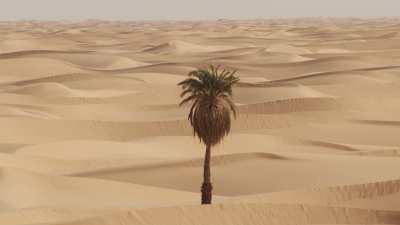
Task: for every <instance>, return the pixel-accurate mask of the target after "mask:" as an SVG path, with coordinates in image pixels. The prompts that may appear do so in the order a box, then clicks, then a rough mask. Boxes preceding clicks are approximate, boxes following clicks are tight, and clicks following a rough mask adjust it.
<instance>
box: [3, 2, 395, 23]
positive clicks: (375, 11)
mask: <svg viewBox="0 0 400 225" xmlns="http://www.w3.org/2000/svg"><path fill="white" fill-rule="evenodd" d="M0 3H1V4H0V20H14V19H43V20H48V19H51V20H58V19H71V20H76V19H91V18H93V19H114V20H149V19H151V20H152V19H178V20H185V19H192V20H196V19H219V18H227V19H252V18H276V17H315V16H327V17H331V16H335V17H348V16H351V17H389V16H400V0H0Z"/></svg>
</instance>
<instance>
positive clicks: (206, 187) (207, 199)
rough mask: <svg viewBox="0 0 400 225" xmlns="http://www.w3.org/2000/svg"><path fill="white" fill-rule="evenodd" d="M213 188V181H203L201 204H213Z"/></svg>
mask: <svg viewBox="0 0 400 225" xmlns="http://www.w3.org/2000/svg"><path fill="white" fill-rule="evenodd" d="M212 188H213V187H212V184H211V183H203V185H202V186H201V204H211V200H212Z"/></svg>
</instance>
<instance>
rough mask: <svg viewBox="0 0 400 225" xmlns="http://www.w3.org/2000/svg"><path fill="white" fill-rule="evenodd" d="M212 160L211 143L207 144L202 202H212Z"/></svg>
mask: <svg viewBox="0 0 400 225" xmlns="http://www.w3.org/2000/svg"><path fill="white" fill-rule="evenodd" d="M210 161H211V145H207V147H206V155H205V157H204V173H203V185H202V186H201V204H211V199H212V184H211V173H210Z"/></svg>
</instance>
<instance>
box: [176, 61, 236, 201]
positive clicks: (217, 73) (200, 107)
mask: <svg viewBox="0 0 400 225" xmlns="http://www.w3.org/2000/svg"><path fill="white" fill-rule="evenodd" d="M235 73H236V71H233V72H231V71H229V70H225V69H224V70H220V66H217V67H215V66H210V68H209V69H197V70H195V71H192V72H190V73H189V78H187V79H186V80H184V81H182V82H180V83H179V84H178V85H179V86H181V87H182V89H183V91H182V93H181V97H182V98H184V99H183V100H182V102H181V103H180V106H182V105H184V104H187V103H192V105H191V107H190V112H189V116H188V120H189V121H190V124H191V125H192V127H193V131H194V135H195V136H197V137H198V138H199V139H200V142H203V143H204V144H205V146H206V153H205V159H204V173H203V185H202V187H201V193H202V197H201V203H202V204H211V199H212V184H211V174H210V160H211V147H213V146H215V145H216V144H218V143H220V142H221V141H222V139H223V138H224V137H225V136H226V135H228V134H229V132H230V129H231V113H232V114H233V115H234V117H235V118H236V110H235V104H234V103H233V101H232V86H233V85H234V84H236V83H237V82H238V81H239V78H238V77H237V76H235Z"/></svg>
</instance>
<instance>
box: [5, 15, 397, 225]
mask: <svg viewBox="0 0 400 225" xmlns="http://www.w3.org/2000/svg"><path fill="white" fill-rule="evenodd" d="M0 34H1V35H0V124H1V127H2V129H1V130H0V224H2V225H3V224H4V225H120V224H121V225H122V224H124V225H136V224H140V225H158V224H160V225H161V224H163V225H169V224H171V225H178V224H182V225H200V224H204V225H206V224H207V225H211V224H220V225H234V224H237V225H244V224H248V225H253V224H254V225H255V224H271V225H298V224H304V225H305V224H400V19H374V20H361V19H291V20H253V21H230V20H220V21H203V22H201V21H199V22H161V21H160V22H107V21H96V20H88V21H81V22H79V23H78V22H68V21H64V22H37V21H19V22H2V23H1V24H0ZM209 64H215V65H218V64H221V65H225V66H226V67H228V68H231V69H237V70H238V75H239V76H240V78H241V81H240V83H239V84H238V85H237V86H236V87H235V89H234V101H235V103H236V104H237V107H238V111H239V116H238V118H237V120H235V121H234V123H233V130H232V132H231V134H230V135H229V136H228V137H226V139H225V140H224V142H223V143H222V144H220V145H219V146H217V147H216V148H214V149H213V158H212V179H213V183H214V204H213V205H212V206H201V205H200V204H199V203H200V194H199V192H200V185H201V179H202V163H203V155H204V146H202V144H201V143H199V141H198V140H197V139H195V138H194V137H193V133H192V131H191V128H190V126H189V123H188V121H187V120H186V117H187V113H188V107H179V106H178V103H179V101H180V97H179V94H180V91H181V90H180V89H179V87H178V86H177V83H178V82H180V81H182V80H183V79H185V78H186V76H187V73H188V72H189V71H191V70H194V69H196V68H198V67H203V66H206V65H209Z"/></svg>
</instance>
